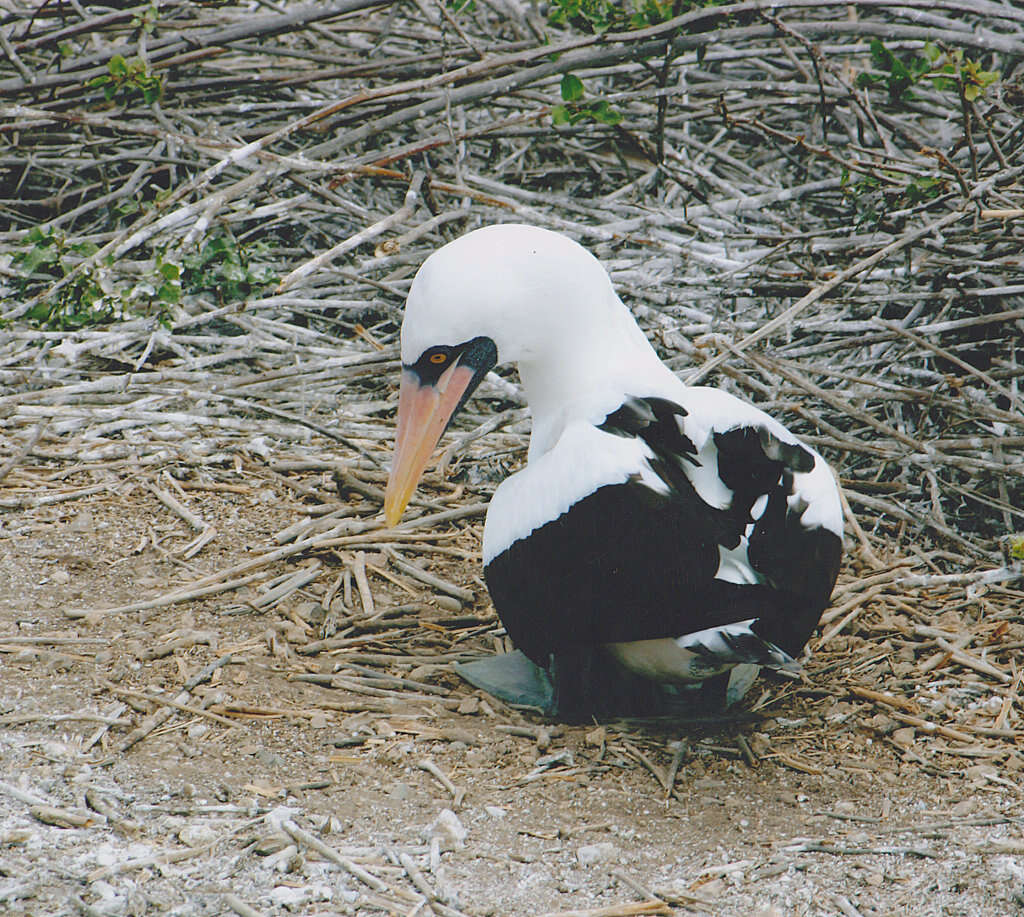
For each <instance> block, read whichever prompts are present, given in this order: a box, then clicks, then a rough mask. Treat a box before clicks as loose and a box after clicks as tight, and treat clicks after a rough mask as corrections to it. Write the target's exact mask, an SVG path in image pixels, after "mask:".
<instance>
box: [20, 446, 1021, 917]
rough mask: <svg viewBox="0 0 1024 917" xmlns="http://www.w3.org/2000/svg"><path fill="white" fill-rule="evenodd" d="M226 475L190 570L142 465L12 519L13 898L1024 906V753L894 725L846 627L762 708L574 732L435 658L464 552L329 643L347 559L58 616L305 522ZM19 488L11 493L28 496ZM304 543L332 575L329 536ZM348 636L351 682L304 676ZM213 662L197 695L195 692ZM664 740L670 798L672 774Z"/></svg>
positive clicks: (197, 506)
mask: <svg viewBox="0 0 1024 917" xmlns="http://www.w3.org/2000/svg"><path fill="white" fill-rule="evenodd" d="M50 470H51V471H52V470H53V469H52V468H51V469H50ZM236 472H237V475H236V476H235V477H233V478H232V480H233V483H234V485H237V486H236V487H235V492H217V491H205V490H192V491H189V498H190V505H191V506H192V508H193V509H194V510H196V511H197V512H199V513H201V515H202V516H203V517H204V518H206V519H208V520H215V524H216V526H217V529H218V536H217V537H216V538H215V539H214V540H213V541H212V542H211V543H210V544H208V545H207V546H206V547H205V548H203V550H202V551H201V552H200V553H199V554H198V555H196V556H195V557H194V558H191V559H189V560H184V559H183V558H182V557H181V556H180V553H181V551H180V549H181V547H182V546H183V545H185V544H187V543H188V542H189V541H190V540H191V539H192V538H193V537H194V535H195V533H194V532H191V531H189V529H188V528H187V526H186V525H185V524H184V523H183V522H182V521H181V519H179V518H178V517H176V516H175V515H174V514H172V513H170V512H169V511H168V510H167V509H166V508H165V507H164V506H162V505H161V504H160V503H159V502H157V500H156V499H155V498H154V496H153V495H152V493H150V492H149V491H148V490H147V488H146V487H145V485H144V483H143V482H142V481H141V480H140V479H138V478H137V477H136V476H135V474H134V472H133V471H132V470H131V468H130V467H129V466H127V465H122V466H119V465H117V464H116V463H115V464H113V465H111V467H109V468H103V467H99V468H94V469H87V470H77V471H75V472H74V473H73V474H69V475H68V476H67V477H66V479H63V480H62V482H61V486H62V487H63V488H65V490H66V491H71V490H74V489H75V488H79V487H86V486H94V485H103V486H102V487H100V488H99V489H98V490H97V492H96V493H93V494H90V495H87V496H84V497H81V498H79V499H74V500H68V499H65V500H62V501H60V502H56V503H53V504H52V505H42V506H24V507H22V508H20V509H16V508H11V509H7V510H3V511H0V512H2V515H0V524H2V529H0V724H2V725H0V772H2V775H3V776H2V781H3V783H2V785H0V910H2V911H3V912H4V913H6V914H11V915H22V914H24V915H57V914H90V915H92V914H102V915H143V914H169V915H170V914H173V915H200V914H202V915H207V914H230V913H238V914H253V913H256V914H266V915H271V914H309V915H327V914H357V913H358V914H371V913H390V914H407V915H413V914H429V913H436V914H441V915H445V914H457V913H462V914H468V915H480V917H483V915H488V914H494V915H504V914H508V915H537V914H546V913H560V912H570V913H589V914H594V915H628V914H657V913H662V914H670V913H671V914H689V913H711V914H721V915H755V914H764V915H768V914H772V915H787V917H788V915H833V914H835V915H839V914H842V915H856V914H861V915H864V917H867V915H883V914H884V915H896V914H901V915H915V917H916V915H922V917H923V915H940V914H941V915H1009V914H1013V913H1018V912H1020V911H1021V904H1020V902H1021V900H1022V899H1021V897H1020V894H1021V893H1022V892H1024V831H1022V822H1021V813H1022V806H1021V789H1020V785H1019V781H1018V776H1019V775H1018V772H1017V771H1018V768H1019V764H1020V763H1021V761H1022V759H1021V758H1020V757H1019V756H1018V755H1016V754H1013V753H1012V749H1011V753H1009V754H1007V753H1006V752H1005V750H1004V751H1003V752H1001V753H999V754H994V755H990V756H989V757H986V756H985V754H984V749H981V750H979V751H977V752H976V754H975V755H974V756H971V755H962V754H961V755H958V756H955V757H949V756H947V757H942V758H936V757H934V756H933V755H931V754H925V753H923V751H924V749H923V747H922V746H915V745H914V741H913V737H912V736H911V739H910V741H909V743H908V742H902V743H901V742H899V741H896V740H894V738H893V736H894V735H895V733H893V731H892V728H891V726H892V723H891V722H889V723H888V724H886V723H885V722H883V721H884V720H886V719H887V718H886V717H885V716H884V714H883V713H880V711H879V709H878V708H877V707H872V706H871V705H865V704H858V703H855V702H853V701H852V699H851V698H849V697H848V696H845V697H844V695H843V691H842V690H841V689H837V688H836V687H835V685H836V681H839V682H840V683H841V681H842V679H843V677H844V676H845V675H846V674H848V673H849V672H850V671H852V667H853V664H854V658H853V657H854V655H855V652H856V651H860V650H861V649H862V648H863V646H862V644H863V641H860V642H859V643H858V641H856V640H853V639H851V640H850V641H849V646H848V647H847V651H848V652H849V654H850V658H849V659H846V658H844V656H843V655H842V647H843V644H840V651H839V652H838V655H836V654H833V655H832V656H830V657H828V658H827V660H826V659H818V660H815V661H814V662H813V663H812V665H811V667H810V678H809V681H808V682H807V683H806V684H804V685H803V686H797V687H794V686H792V685H790V684H784V683H781V682H777V683H764V684H759V685H758V686H756V687H755V689H754V691H753V692H752V693H751V696H750V700H749V702H748V704H747V707H748V708H750V707H753V706H757V707H758V709H757V710H756V711H755V712H750V711H749V709H748V710H747V711H745V712H744V713H743V715H742V716H741V717H740V718H738V719H735V720H734V721H731V722H712V723H693V722H673V721H659V722H637V721H613V722H605V723H592V724H588V725H585V726H572V727H567V726H562V725H559V724H555V723H545V722H544V721H543V720H540V719H538V718H535V717H531V716H529V715H524V714H522V713H520V712H518V711H515V710H511V709H509V708H507V707H505V706H503V705H502V704H500V703H499V702H497V701H495V700H493V699H490V698H488V697H486V696H485V695H482V694H480V693H478V692H474V691H473V690H471V689H470V688H468V686H466V685H464V684H463V683H461V682H460V681H459V679H458V678H457V677H456V676H455V675H454V674H453V673H451V672H450V670H449V665H448V659H450V658H451V656H452V653H453V652H458V651H461V650H462V649H464V648H476V649H485V648H487V647H489V646H493V644H494V639H495V638H494V637H493V636H492V635H490V634H489V633H488V632H487V631H488V629H490V630H493V626H494V625H493V622H491V623H488V614H489V607H488V603H487V599H486V593H485V592H484V591H483V590H482V589H481V584H480V581H479V579H478V566H477V565H476V564H475V563H474V562H471V561H468V560H467V561H456V560H454V559H453V558H451V557H448V558H447V559H446V560H444V561H443V562H441V563H436V564H435V565H434V566H432V567H431V569H432V570H434V571H435V572H437V573H439V574H440V575H443V576H444V577H446V578H447V579H449V580H451V581H453V582H455V583H457V584H459V585H460V586H462V587H464V588H468V589H471V590H474V591H475V594H476V599H475V603H474V604H473V605H472V606H471V607H469V606H467V607H463V608H462V609H461V610H459V611H457V612H456V611H452V610H451V608H452V607H453V606H452V604H451V602H444V601H441V602H437V601H435V600H434V599H433V598H432V593H431V590H430V589H429V588H428V587H426V586H424V587H423V589H422V592H421V593H420V594H418V595H416V596H414V597H412V598H413V599H414V600H415V601H420V602H424V603H426V607H427V609H428V610H427V611H424V612H423V613H422V614H420V615H418V617H415V618H414V619H412V622H411V623H409V621H405V623H404V624H403V625H402V628H403V629H401V630H400V631H392V630H387V629H384V630H381V631H379V632H376V633H374V632H372V631H371V632H366V633H364V635H363V636H362V637H361V639H359V640H353V641H352V643H351V646H350V647H347V648H341V649H335V650H333V651H331V652H323V653H302V652H300V650H301V649H302V647H303V645H304V644H305V643H308V641H309V640H311V639H316V638H317V628H318V627H319V626H320V625H319V623H318V621H317V619H316V614H317V611H318V606H317V605H316V602H317V598H318V597H321V598H322V597H323V592H324V590H325V589H326V588H327V586H328V585H329V584H330V583H331V582H332V581H333V580H334V579H335V577H334V576H333V575H329V576H322V577H320V579H319V580H318V581H316V582H314V583H312V584H311V585H310V586H308V587H306V588H303V589H300V590H298V591H296V592H293V593H291V594H290V595H288V596H286V597H285V598H283V599H282V600H281V601H279V602H278V603H277V604H275V605H273V606H272V607H271V608H269V609H267V610H255V609H254V607H253V604H252V603H253V599H254V597H255V596H256V595H257V592H256V591H255V590H256V586H255V585H254V586H247V587H242V588H241V589H239V590H234V591H232V592H228V593H225V594H221V595H217V596H212V597H210V598H206V599H201V600H197V601H193V602H188V603H181V604H175V605H172V606H169V607H164V608H159V609H154V610H150V611H142V612H133V613H127V614H95V615H91V616H89V617H87V618H72V617H69V616H68V614H67V613H66V612H67V611H68V610H73V609H84V608H89V609H97V608H107V607H111V606H115V605H118V604H121V603H125V602H129V601H133V600H136V599H139V598H145V597H149V596H157V595H160V594H162V593H165V592H166V591H168V590H169V589H170V588H173V587H175V586H177V585H181V584H187V583H189V582H194V581H195V580H197V579H199V578H200V577H201V576H204V575H206V574H209V573H211V572H213V571H216V570H220V569H223V568H226V567H229V566H231V565H232V564H235V563H238V562H240V561H243V560H245V559H246V558H247V557H251V556H253V555H254V554H255V553H258V552H260V551H265V550H269V549H271V548H272V547H274V546H275V545H274V543H273V541H272V540H271V536H272V534H273V533H274V532H276V531H278V530H280V529H282V528H284V527H286V526H288V525H290V524H291V523H293V522H294V521H295V520H296V519H297V518H299V517H300V516H299V508H298V507H297V506H296V505H295V504H294V503H293V500H294V493H293V491H292V490H290V489H288V488H287V487H284V486H282V484H281V481H280V476H275V475H273V474H271V473H269V472H265V471H261V470H260V469H259V467H258V466H256V465H253V467H252V468H249V467H243V468H241V469H236ZM27 473H28V472H27V471H26V474H27ZM25 480H26V479H24V478H19V476H18V473H17V472H16V473H15V474H13V475H12V476H11V477H10V478H9V479H8V481H7V482H5V487H6V489H7V492H8V493H13V494H15V495H24V496H25V497H26V501H25V502H31V501H30V500H28V497H29V496H30V495H29V494H28V493H27V491H25V490H24V489H19V487H21V488H23V487H24V483H25ZM19 481H20V483H19ZM477 530H478V526H474V525H470V524H466V525H465V526H464V529H463V531H462V532H461V534H459V536H458V539H457V543H458V545H459V546H460V547H463V548H465V549H466V550H467V551H472V550H474V547H473V545H474V540H475V538H476V537H477ZM336 554H337V552H336ZM344 557H345V555H344V552H341V553H340V554H337V556H336V558H335V559H336V560H337V563H338V567H339V569H340V568H341V563H342V560H343V559H344ZM363 559H364V560H365V561H366V563H367V564H368V567H367V569H368V570H370V574H371V575H370V583H371V586H372V589H373V592H374V595H375V597H376V599H377V605H378V607H379V608H386V607H388V605H389V604H399V603H401V602H402V601H406V602H408V601H409V600H410V596H409V595H406V594H404V593H407V592H409V590H410V587H409V586H408V584H407V583H405V581H403V580H401V579H400V578H399V577H396V576H394V575H393V573H392V578H391V579H390V580H389V579H387V578H386V577H384V576H382V575H378V574H377V573H375V572H374V570H375V569H379V570H384V571H385V572H387V569H386V568H387V559H386V558H384V557H383V556H376V555H374V554H373V553H370V554H368V555H367V556H366V557H364V558H363ZM320 560H322V562H323V563H324V564H326V565H327V566H328V568H329V567H330V564H331V562H332V558H331V555H330V553H329V552H328V553H324V554H323V555H321V556H320ZM308 562H309V559H308V558H305V559H302V560H299V561H296V560H295V559H292V560H290V561H284V562H281V563H280V564H278V565H277V566H275V567H274V568H273V570H271V571H270V573H273V574H274V575H278V574H283V573H289V572H295V570H296V569H298V568H299V567H300V566H301V564H303V563H308ZM268 578H269V573H268ZM395 580H398V583H402V584H404V589H399V587H398V584H396V582H395ZM414 591H415V588H414ZM441 606H446V607H441ZM474 616H475V617H474ZM473 621H477V622H480V621H482V622H484V623H483V624H482V625H481V624H479V623H477V624H475V625H474V623H473ZM175 641H177V643H175ZM396 649H397V650H398V651H399V652H400V653H404V654H405V655H403V656H401V657H396V660H397V661H396V662H395V663H394V664H392V665H388V666H386V667H384V668H377V669H374V660H375V658H376V661H377V664H378V665H379V663H380V658H379V657H382V656H383V654H386V653H391V652H394V651H395V650H396ZM351 653H356V654H361V655H356V656H352V655H351ZM346 654H349V655H346ZM374 654H376V657H375V655H374ZM413 655H415V656H417V657H418V658H417V660H413V661H410V658H409V657H410V656H413ZM357 658H358V659H362V660H363V661H362V663H361V664H362V665H363V669H357V668H350V669H349V670H348V671H349V673H350V677H349V680H348V681H347V682H345V684H347V685H349V687H347V688H346V687H340V686H335V687H329V686H324V685H321V684H313V683H308V682H302V681H297V680H296V677H297V676H309V675H317V674H322V675H331V673H334V672H336V671H337V666H338V662H339V660H341V661H344V660H345V659H349V660H351V659H357ZM224 659H228V660H229V661H227V662H225V663H224V664H222V665H220V666H219V667H217V668H215V670H214V671H213V672H212V674H210V676H209V678H208V679H207V680H206V681H205V682H204V683H202V684H200V685H198V686H197V687H196V688H195V689H194V690H193V691H192V692H191V693H190V694H188V695H186V696H185V697H184V700H183V701H182V697H181V695H180V694H179V691H181V688H182V685H183V684H185V682H187V681H188V679H189V678H191V677H192V676H194V675H195V674H196V673H197V672H200V671H201V670H202V669H203V668H204V667H205V666H208V665H210V664H211V663H216V662H217V661H218V660H224ZM432 659H433V661H432ZM826 662H827V666H825V663H826ZM816 668H817V669H818V670H819V671H822V672H824V670H825V668H827V670H828V671H827V678H828V679H833V680H831V681H827V683H825V679H824V675H823V676H822V677H817V676H816V674H815V673H816ZM374 672H376V673H377V674H374ZM385 672H386V673H387V674H388V675H390V676H392V678H406V679H407V683H405V684H403V683H401V682H397V681H393V680H392V681H387V680H386V679H381V678H380V675H381V674H383V673H385ZM371 681H372V682H373V683H374V684H376V685H378V686H379V687H377V688H374V687H373V686H371V685H369V682H371ZM422 685H429V686H432V688H433V690H432V691H431V690H427V689H423V688H422V687H419V686H422ZM153 697H157V698H159V699H160V700H166V699H175V698H177V699H178V700H179V701H182V706H180V707H176V708H173V707H172V708H168V707H167V706H164V705H161V704H160V703H158V702H157V701H154V700H152V698H153ZM184 708H188V709H184ZM161 710H163V711H164V715H165V716H166V719H165V720H163V722H162V723H160V725H158V726H157V727H156V728H155V729H153V730H152V731H151V732H149V733H148V734H146V735H145V737H144V738H141V740H140V741H138V742H137V743H135V744H133V745H132V746H131V747H130V748H125V742H126V738H127V737H128V736H129V735H130V734H131V732H132V730H133V729H136V728H137V727H139V726H140V724H143V723H144V722H145V721H146V718H147V716H149V715H150V714H152V713H153V712H155V711H156V712H158V711H161ZM168 713H169V714H170V715H169V716H168V715H167V714H168ZM880 717H881V720H880V719H879V718H880ZM104 720H106V721H108V722H105V721H104ZM740 738H742V739H744V740H745V742H741V743H739V744H738V743H737V740H738V739H740ZM898 738H899V736H898V735H897V739H898ZM681 741H682V742H684V743H685V745H684V746H683V749H682V750H685V754H682V753H681V748H680V742H681ZM742 745H745V746H746V748H743V747H741V746H742ZM915 748H917V749H919V750H918V751H915ZM747 749H749V755H748V754H747V753H746V750H747ZM673 762H675V764H677V765H678V772H677V773H676V774H675V780H674V784H673V786H672V792H671V794H669V793H667V792H666V790H665V788H664V786H663V785H662V782H659V781H664V782H667V775H668V774H669V773H670V771H671V768H672V766H673ZM993 762H995V764H998V766H995V764H994V763H993ZM435 772H436V773H435ZM438 775H440V776H438ZM445 781H450V783H449V784H448V786H447V787H446V785H445ZM317 844H319V845H320V846H321V847H323V845H327V847H328V848H330V849H329V850H327V852H326V854H325V853H324V852H323V851H322V850H321V851H319V852H318V851H317V850H316V849H315V845H317ZM645 902H646V903H645Z"/></svg>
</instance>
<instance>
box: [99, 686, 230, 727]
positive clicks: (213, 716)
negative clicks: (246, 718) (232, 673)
mask: <svg viewBox="0 0 1024 917" xmlns="http://www.w3.org/2000/svg"><path fill="white" fill-rule="evenodd" d="M102 684H103V687H104V688H106V690H108V691H109V692H110V693H111V694H116V695H117V696H118V697H129V698H135V699H136V700H144V701H149V702H151V703H154V704H156V705H157V706H159V707H170V708H172V709H174V710H180V711H181V712H182V713H190V714H192V716H198V717H204V718H206V719H208V720H212V721H213V722H214V723H220V725H221V726H228V727H229V728H231V729H237V728H238V726H239V725H240V724H239V723H238V722H237V721H236V720H229V719H228V718H227V717H226V716H221V715H220V714H218V713H211V712H210V711H209V710H204V709H203V708H202V707H196V706H195V705H193V704H186V703H185V702H184V701H179V700H178V697H181V694H179V695H178V697H176V698H174V699H173V700H172V699H171V698H168V697H161V696H160V695H159V694H146V693H145V692H144V691H132V690H131V689H130V688H122V687H119V686H118V685H115V684H112V683H111V682H109V681H106V682H102ZM182 693H184V692H182ZM210 703H211V704H212V703H214V702H213V701H212V700H211V701H210Z"/></svg>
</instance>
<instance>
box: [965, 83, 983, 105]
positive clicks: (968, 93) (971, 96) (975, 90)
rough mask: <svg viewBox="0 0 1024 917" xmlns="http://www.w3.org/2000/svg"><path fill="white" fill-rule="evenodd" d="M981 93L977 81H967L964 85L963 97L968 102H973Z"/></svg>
mask: <svg viewBox="0 0 1024 917" xmlns="http://www.w3.org/2000/svg"><path fill="white" fill-rule="evenodd" d="M980 95H981V87H980V86H979V85H978V84H977V83H968V84H967V85H966V86H964V98H965V99H967V101H968V102H973V101H974V100H975V99H976V98H978V96H980Z"/></svg>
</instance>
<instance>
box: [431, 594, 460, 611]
mask: <svg viewBox="0 0 1024 917" xmlns="http://www.w3.org/2000/svg"><path fill="white" fill-rule="evenodd" d="M433 599H434V604H435V605H436V606H437V607H438V608H441V609H443V610H444V611H452V612H458V611H462V602H460V601H459V600H458V599H457V598H455V596H453V595H435V596H434V597H433Z"/></svg>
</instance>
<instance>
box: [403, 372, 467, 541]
mask: <svg viewBox="0 0 1024 917" xmlns="http://www.w3.org/2000/svg"><path fill="white" fill-rule="evenodd" d="M474 376H475V373H474V371H473V370H472V369H471V368H470V367H468V366H459V364H458V361H456V362H455V363H453V364H452V366H450V367H449V368H448V369H446V370H445V371H444V372H443V373H442V374H441V377H440V378H439V379H438V380H437V382H436V383H435V384H431V383H423V382H421V381H420V378H419V376H418V375H417V374H416V373H414V372H412V371H410V370H408V369H406V370H403V371H402V382H401V386H400V387H399V390H398V430H397V433H396V435H395V455H394V458H393V459H392V461H391V474H390V475H389V476H388V486H387V489H386V490H385V492H384V517H385V519H386V520H387V523H388V525H390V526H393V525H397V524H398V522H399V520H400V519H401V518H402V513H404V512H405V508H406V506H408V505H409V501H410V500H411V499H412V495H413V493H414V492H415V491H416V484H417V483H418V482H419V479H420V477H421V476H422V475H423V470H424V469H425V468H426V467H427V462H429V461H430V456H431V455H433V453H434V448H435V447H436V446H437V443H438V441H439V440H440V439H441V434H442V433H444V431H445V427H447V426H448V421H449V420H451V418H452V414H454V413H455V409H456V408H457V407H458V406H459V403H460V402H461V401H462V396H463V395H464V394H465V393H466V389H467V388H469V385H470V383H471V382H472V381H473V378H474Z"/></svg>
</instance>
